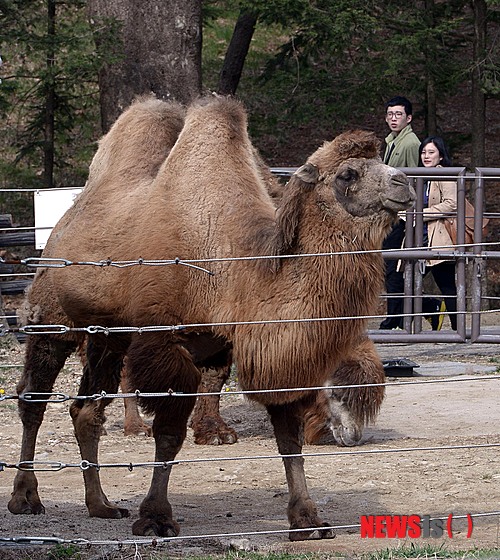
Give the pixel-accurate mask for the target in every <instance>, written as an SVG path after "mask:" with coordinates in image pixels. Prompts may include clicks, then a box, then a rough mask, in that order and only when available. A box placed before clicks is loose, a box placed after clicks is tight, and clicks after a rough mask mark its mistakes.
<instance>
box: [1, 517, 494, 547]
mask: <svg viewBox="0 0 500 560" xmlns="http://www.w3.org/2000/svg"><path fill="white" fill-rule="evenodd" d="M448 515H449V514H444V515H442V516H439V515H433V516H431V517H430V518H429V521H434V520H438V519H439V520H441V519H446V518H447V517H448ZM499 515H500V511H491V512H478V513H469V514H466V515H455V514H454V515H453V520H455V519H468V517H469V516H470V517H472V518H473V519H481V518H488V517H497V516H499ZM360 527H361V524H360V523H353V524H350V525H329V526H325V527H305V528H301V529H268V530H262V531H242V532H236V533H207V534H201V535H180V536H177V537H153V538H141V539H124V540H104V539H101V540H97V539H85V538H78V539H64V538H60V537H49V536H46V537H44V536H40V537H34V536H20V537H0V546H1V545H2V543H5V544H11V545H14V544H20V545H26V546H33V545H44V544H46V545H52V546H53V545H55V544H73V545H80V546H116V547H118V548H122V547H126V546H152V547H155V546H158V545H160V544H175V543H176V542H181V543H182V542H186V541H190V540H201V539H216V538H217V539H223V538H232V537H254V536H262V535H283V534H290V533H296V532H304V531H311V532H314V531H328V530H330V531H347V530H352V529H359V528H360Z"/></svg>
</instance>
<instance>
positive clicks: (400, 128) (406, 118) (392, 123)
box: [380, 95, 420, 329]
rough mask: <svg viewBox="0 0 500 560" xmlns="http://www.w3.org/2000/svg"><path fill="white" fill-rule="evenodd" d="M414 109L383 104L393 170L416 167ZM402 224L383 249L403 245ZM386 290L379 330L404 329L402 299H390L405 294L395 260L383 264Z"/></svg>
mask: <svg viewBox="0 0 500 560" xmlns="http://www.w3.org/2000/svg"><path fill="white" fill-rule="evenodd" d="M412 113H413V107H412V104H411V102H410V101H409V100H408V99H406V97H401V96H400V95H398V96H396V97H393V98H392V99H390V100H389V101H388V102H387V103H386V104H385V121H386V123H387V126H388V127H389V128H390V130H391V132H390V134H389V135H388V136H387V137H386V139H385V143H386V147H385V152H384V163H386V164H387V165H391V166H392V167H417V166H418V158H419V156H418V149H419V147H420V140H419V139H418V137H417V135H416V134H415V133H414V132H413V129H412V127H411V124H410V123H411V120H412V118H413V115H412ZM404 234H405V222H404V220H399V221H398V222H397V223H396V224H395V225H394V227H393V228H392V230H391V232H390V233H389V235H388V236H387V237H386V238H385V240H384V243H383V245H382V248H383V249H399V248H401V245H402V243H403V238H404ZM385 267H386V268H385V290H386V292H387V294H388V295H389V297H388V298H387V317H386V318H385V319H384V320H383V321H382V323H380V328H381V329H401V328H403V318H402V317H401V316H399V317H398V315H401V314H402V313H403V298H401V297H396V296H393V297H390V296H391V295H392V294H401V293H403V292H404V278H403V272H402V271H400V270H398V261H397V260H395V259H391V260H386V261H385Z"/></svg>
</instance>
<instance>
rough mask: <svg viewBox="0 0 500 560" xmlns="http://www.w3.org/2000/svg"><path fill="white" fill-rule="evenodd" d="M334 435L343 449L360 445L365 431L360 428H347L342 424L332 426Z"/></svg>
mask: <svg viewBox="0 0 500 560" xmlns="http://www.w3.org/2000/svg"><path fill="white" fill-rule="evenodd" d="M332 434H333V438H334V439H335V441H336V443H337V444H338V445H340V446H342V447H354V446H355V445H358V444H359V442H360V441H361V437H362V436H363V430H362V429H359V428H358V427H346V426H343V425H342V424H338V425H336V426H335V425H332Z"/></svg>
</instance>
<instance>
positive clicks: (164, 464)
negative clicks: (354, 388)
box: [0, 442, 500, 472]
mask: <svg viewBox="0 0 500 560" xmlns="http://www.w3.org/2000/svg"><path fill="white" fill-rule="evenodd" d="M490 448H500V442H494V443H475V444H462V445H435V446H427V447H398V448H388V449H383V448H378V449H358V450H356V451H316V452H313V453H289V454H286V455H281V454H279V453H276V454H269V455H242V456H238V457H197V458H194V459H173V460H171V461H142V462H138V463H135V462H132V461H129V462H126V463H91V462H90V461H87V460H83V461H80V462H78V463H65V462H63V461H37V460H36V459H35V460H33V461H19V462H17V463H7V462H4V461H0V472H2V471H3V470H5V469H16V470H19V471H29V472H58V471H61V470H63V469H79V470H80V471H82V472H83V471H86V470H89V469H97V470H98V471H100V470H101V469H109V468H125V469H128V470H129V471H130V472H132V471H133V470H134V469H136V468H153V469H156V468H160V469H167V468H170V467H173V466H177V465H187V464H194V463H198V464H199V463H219V462H234V461H263V460H270V459H292V458H304V459H307V458H311V457H316V458H318V457H320V458H323V457H342V456H348V455H355V456H356V455H358V456H359V455H384V454H393V453H413V452H416V451H420V452H433V451H458V450H461V451H462V450H464V449H475V450H478V449H490ZM37 465H40V466H38V467H37Z"/></svg>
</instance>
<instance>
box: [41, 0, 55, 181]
mask: <svg viewBox="0 0 500 560" xmlns="http://www.w3.org/2000/svg"><path fill="white" fill-rule="evenodd" d="M55 34H56V0H47V38H48V46H47V58H46V61H47V62H46V66H47V78H46V80H45V87H46V91H45V127H44V143H43V175H44V183H45V186H46V187H49V188H51V187H53V186H54V111H55V83H54V78H55V77H54V66H55V47H54V42H55Z"/></svg>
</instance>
